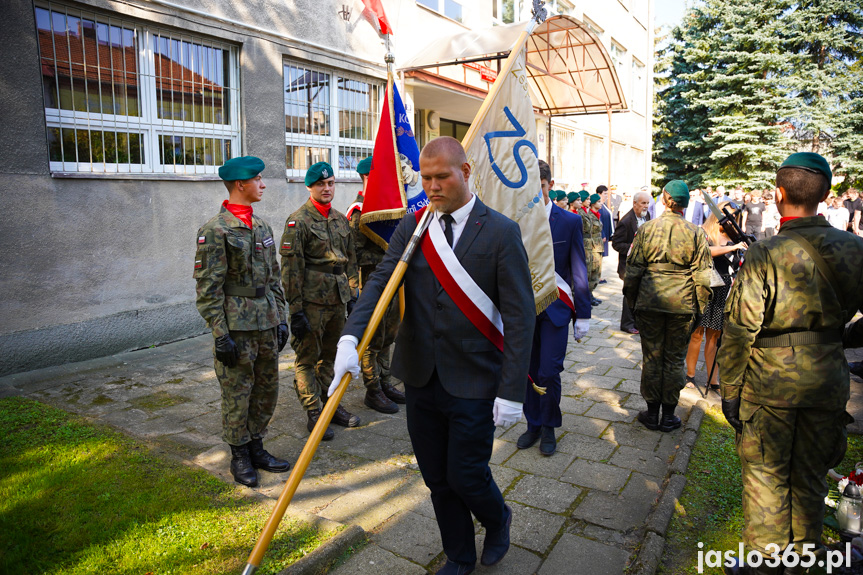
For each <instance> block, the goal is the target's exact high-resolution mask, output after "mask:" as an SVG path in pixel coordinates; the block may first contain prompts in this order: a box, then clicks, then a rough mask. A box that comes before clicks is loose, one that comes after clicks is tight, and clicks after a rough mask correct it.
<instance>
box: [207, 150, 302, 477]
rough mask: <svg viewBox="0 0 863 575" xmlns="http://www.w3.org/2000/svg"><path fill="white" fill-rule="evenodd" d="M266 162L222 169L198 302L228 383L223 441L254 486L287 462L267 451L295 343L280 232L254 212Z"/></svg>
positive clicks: (236, 471)
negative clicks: (282, 361) (220, 199)
mask: <svg viewBox="0 0 863 575" xmlns="http://www.w3.org/2000/svg"><path fill="white" fill-rule="evenodd" d="M263 169H264V162H263V161H261V160H260V159H259V158H255V157H253V156H246V157H242V158H233V159H231V160H228V161H227V162H225V165H224V166H222V167H221V168H219V176H220V177H221V178H222V179H223V180H224V181H225V186H226V187H227V188H228V193H229V198H228V199H227V200H225V202H224V203H223V204H222V209H221V210H220V212H219V214H218V215H217V216H216V217H214V218H213V219H211V220H210V221H209V222H207V223H206V224H204V226H203V227H202V228H201V229H200V230H198V235H197V238H198V243H197V246H198V249H197V252H196V254H195V273H194V277H195V280H196V281H197V290H196V292H197V306H198V312H199V313H200V314H201V317H203V318H204V320H205V321H206V322H207V325H208V326H209V327H210V329H212V330H213V337H214V338H215V344H214V353H215V368H216V377H217V378H218V380H219V386H220V387H221V388H222V438H223V439H224V440H225V442H227V443H228V444H229V445H230V446H231V474H232V475H233V476H234V480H236V481H237V482H238V483H241V484H243V485H248V486H250V487H254V486H256V485H257V484H258V474H257V472H256V471H255V469H263V470H265V471H270V472H273V473H282V472H285V471H288V470H289V469H290V468H291V465H290V463H288V462H287V461H284V460H281V459H277V458H275V457H273V456H272V455H270V454H269V453H267V451H266V450H265V449H264V447H263V442H262V438H263V437H264V436H265V435H266V433H267V425H268V424H269V422H270V419H271V418H272V416H273V411H274V410H275V408H276V401H277V400H278V397H279V365H278V362H279V352H280V351H282V349H283V348H284V347H285V344H287V342H288V326H287V324H286V321H285V319H286V318H285V297H284V295H283V292H282V286H281V284H280V282H279V280H280V277H279V264H278V261H277V260H276V247H275V242H274V241H273V230H272V229H271V228H270V226H269V225H267V223H266V222H265V221H264V220H262V219H261V218H259V217H257V216H255V215H254V214H252V207H251V205H252V203H254V202H258V201H260V199H261V195H262V194H263V190H264V189H265V187H266V186H264V183H263V181H262V180H261V176H260V172H261V171H263Z"/></svg>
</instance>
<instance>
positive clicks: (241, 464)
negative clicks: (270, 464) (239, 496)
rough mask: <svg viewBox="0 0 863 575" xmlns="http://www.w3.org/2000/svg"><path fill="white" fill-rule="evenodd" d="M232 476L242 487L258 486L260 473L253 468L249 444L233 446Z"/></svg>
mask: <svg viewBox="0 0 863 575" xmlns="http://www.w3.org/2000/svg"><path fill="white" fill-rule="evenodd" d="M231 475H233V476H234V481H236V482H237V483H239V484H241V485H246V486H248V487H257V486H258V472H257V471H255V468H254V467H252V460H251V459H250V457H249V445H248V444H246V445H231Z"/></svg>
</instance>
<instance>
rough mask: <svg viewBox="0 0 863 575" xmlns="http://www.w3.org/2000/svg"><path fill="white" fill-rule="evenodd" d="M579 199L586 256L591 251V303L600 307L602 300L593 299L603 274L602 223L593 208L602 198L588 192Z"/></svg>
mask: <svg viewBox="0 0 863 575" xmlns="http://www.w3.org/2000/svg"><path fill="white" fill-rule="evenodd" d="M579 197H580V198H581V204H582V210H581V212H580V213H579V215H581V222H582V225H583V227H584V253H585V255H586V254H587V252H588V251H590V255H589V256H587V277H588V285H589V287H590V293H591V295H590V298H591V302H590V303H591V304H592V305H599V304H601V303H602V300H599V299H596V298H595V297H593V290H595V289H596V286H597V285H598V284H599V276H600V275H601V274H602V222H600V221H599V216H597V215H596V214H595V213H594V212H595V211H596V210H595V209H593V208H594V206H595V205H596V207H598V204H599V202H600V201H601V200H602V198H600V196H599V194H593V195H592V196H591V195H590V194H588V193H587V191H581V192H579Z"/></svg>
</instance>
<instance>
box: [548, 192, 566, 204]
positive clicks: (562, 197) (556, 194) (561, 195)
mask: <svg viewBox="0 0 863 575" xmlns="http://www.w3.org/2000/svg"><path fill="white" fill-rule="evenodd" d="M552 191H553V192H554V201H558V200H565V199H566V192H564V191H563V190H552ZM549 197H551V195H549Z"/></svg>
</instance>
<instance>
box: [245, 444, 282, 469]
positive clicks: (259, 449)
mask: <svg viewBox="0 0 863 575" xmlns="http://www.w3.org/2000/svg"><path fill="white" fill-rule="evenodd" d="M249 456H250V458H251V460H252V467H254V468H255V469H263V470H264V471H269V472H270V473H284V472H285V471H290V469H291V464H290V463H289V462H287V461H285V460H284V459H279V458H278V457H273V456H272V454H270V453H269V452H268V451H267V450H266V449H264V441H263V440H262V439H260V438H259V439H253V440H252V441H250V442H249Z"/></svg>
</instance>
